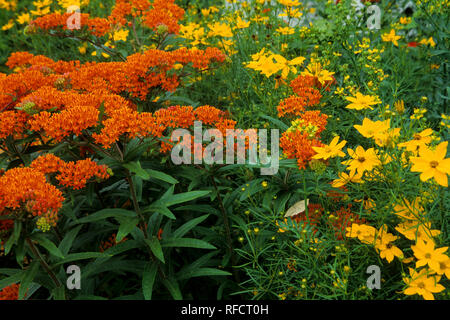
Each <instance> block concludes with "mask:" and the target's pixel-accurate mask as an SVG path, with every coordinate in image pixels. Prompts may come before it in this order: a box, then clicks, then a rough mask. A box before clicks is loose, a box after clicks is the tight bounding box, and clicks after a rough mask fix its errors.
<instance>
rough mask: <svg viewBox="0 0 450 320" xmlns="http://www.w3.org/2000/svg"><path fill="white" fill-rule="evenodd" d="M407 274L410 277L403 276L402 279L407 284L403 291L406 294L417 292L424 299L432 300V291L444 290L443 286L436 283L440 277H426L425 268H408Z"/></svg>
mask: <svg viewBox="0 0 450 320" xmlns="http://www.w3.org/2000/svg"><path fill="white" fill-rule="evenodd" d="M409 274H410V276H411V277H410V278H403V281H404V282H405V283H406V284H407V285H408V288H406V289H405V290H404V291H403V293H404V294H406V295H413V294H419V295H421V296H422V297H423V298H424V299H425V300H434V296H433V293H438V292H441V291H443V290H445V287H444V286H443V285H441V284H439V283H438V282H439V280H441V277H440V276H438V277H436V276H431V277H428V275H427V270H426V269H422V270H420V272H417V271H415V270H414V269H412V268H409Z"/></svg>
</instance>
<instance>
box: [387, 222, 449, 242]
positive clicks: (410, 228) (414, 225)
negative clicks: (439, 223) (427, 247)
mask: <svg viewBox="0 0 450 320" xmlns="http://www.w3.org/2000/svg"><path fill="white" fill-rule="evenodd" d="M395 230H397V231H398V232H400V233H401V234H402V235H404V236H405V238H406V239H408V240H414V241H417V240H418V239H422V240H426V241H433V237H435V236H437V235H439V234H440V233H441V231H439V230H431V223H430V222H426V223H418V222H417V221H414V220H410V221H405V222H402V223H400V224H399V225H398V226H397V227H395Z"/></svg>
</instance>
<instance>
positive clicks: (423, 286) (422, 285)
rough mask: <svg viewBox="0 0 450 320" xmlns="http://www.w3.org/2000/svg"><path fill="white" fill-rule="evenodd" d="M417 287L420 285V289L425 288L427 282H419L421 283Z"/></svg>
mask: <svg viewBox="0 0 450 320" xmlns="http://www.w3.org/2000/svg"><path fill="white" fill-rule="evenodd" d="M417 287H419V288H420V289H424V288H425V283H423V282H419V283H418V284H417Z"/></svg>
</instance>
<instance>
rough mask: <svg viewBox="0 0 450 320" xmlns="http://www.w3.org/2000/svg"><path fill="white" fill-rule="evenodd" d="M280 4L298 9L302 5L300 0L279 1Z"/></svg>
mask: <svg viewBox="0 0 450 320" xmlns="http://www.w3.org/2000/svg"><path fill="white" fill-rule="evenodd" d="M278 2H279V3H280V4H282V5H283V6H286V7H296V6H299V5H300V2H299V1H298V0H278Z"/></svg>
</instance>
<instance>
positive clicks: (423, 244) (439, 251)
mask: <svg viewBox="0 0 450 320" xmlns="http://www.w3.org/2000/svg"><path fill="white" fill-rule="evenodd" d="M434 246H435V244H434V242H433V241H424V240H423V239H419V240H417V244H416V245H412V246H411V249H412V251H413V252H414V256H415V257H416V258H417V262H416V268H419V267H423V266H425V265H428V266H429V267H430V268H431V269H432V270H434V271H438V270H439V269H440V268H439V263H440V262H444V261H447V260H448V256H447V255H445V254H444V252H445V251H447V249H448V247H442V248H436V249H435V248H434Z"/></svg>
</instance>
